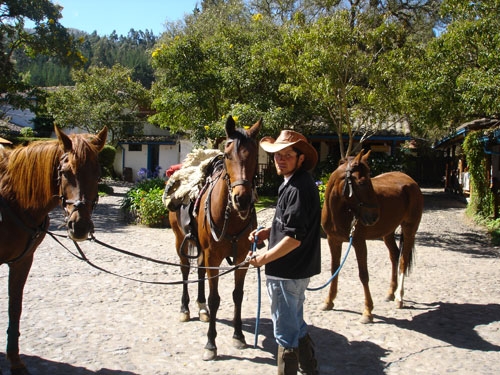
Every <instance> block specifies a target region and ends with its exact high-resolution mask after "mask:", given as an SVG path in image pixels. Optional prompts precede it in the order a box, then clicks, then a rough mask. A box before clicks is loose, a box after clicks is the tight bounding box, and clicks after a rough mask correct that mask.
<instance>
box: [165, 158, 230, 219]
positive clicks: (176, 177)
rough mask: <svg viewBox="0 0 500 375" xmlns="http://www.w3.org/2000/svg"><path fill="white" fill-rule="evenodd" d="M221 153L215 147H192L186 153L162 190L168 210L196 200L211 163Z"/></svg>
mask: <svg viewBox="0 0 500 375" xmlns="http://www.w3.org/2000/svg"><path fill="white" fill-rule="evenodd" d="M222 155H223V154H222V152H221V151H220V150H215V149H207V150H205V149H194V150H193V151H192V152H190V153H189V154H187V156H186V158H185V159H184V161H183V162H182V167H181V168H180V169H179V170H177V171H176V172H174V174H172V176H170V178H169V179H168V182H167V184H166V186H165V191H164V192H163V204H165V206H166V207H167V208H168V209H169V210H170V211H175V210H176V209H178V208H179V207H180V206H181V205H187V204H189V202H190V201H194V200H196V198H197V197H198V195H199V193H200V190H201V188H202V187H203V185H204V184H205V180H206V178H207V176H208V171H209V170H210V169H211V166H212V163H213V162H214V160H215V159H217V158H220V157H221V156H222Z"/></svg>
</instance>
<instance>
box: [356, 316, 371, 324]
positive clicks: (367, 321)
mask: <svg viewBox="0 0 500 375" xmlns="http://www.w3.org/2000/svg"><path fill="white" fill-rule="evenodd" d="M359 322H360V323H363V324H370V323H373V316H372V315H370V316H367V315H362V316H361V319H359Z"/></svg>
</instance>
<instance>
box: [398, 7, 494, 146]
mask: <svg viewBox="0 0 500 375" xmlns="http://www.w3.org/2000/svg"><path fill="white" fill-rule="evenodd" d="M498 5H499V4H498V1H482V2H470V1H465V0H445V1H444V2H443V6H442V17H443V19H445V20H446V21H447V22H449V24H448V25H447V27H446V28H445V29H444V30H443V32H442V33H441V34H440V35H439V36H438V37H437V38H435V39H434V40H432V41H431V42H430V43H428V44H427V45H424V46H421V48H420V51H419V54H418V55H416V58H414V59H410V60H409V61H408V62H409V64H411V70H412V71H413V77H412V79H409V80H407V83H406V88H405V91H404V97H405V103H404V104H405V107H406V110H407V112H408V113H409V114H410V115H411V118H412V121H413V122H415V123H417V124H418V125H419V128H420V129H422V131H421V133H422V135H424V136H428V137H432V138H439V137H441V136H443V135H445V134H446V133H449V132H452V131H454V130H455V129H456V128H457V126H459V125H461V124H462V123H464V122H466V121H469V120H472V119H476V118H482V117H492V118H498V117H499V116H500V32H499V30H500V7H499V6H498Z"/></svg>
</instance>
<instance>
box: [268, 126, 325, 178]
mask: <svg viewBox="0 0 500 375" xmlns="http://www.w3.org/2000/svg"><path fill="white" fill-rule="evenodd" d="M288 146H292V147H293V148H295V149H297V150H299V151H300V152H301V153H302V154H303V155H304V162H303V163H302V166H303V167H304V169H306V170H308V171H309V170H312V169H313V168H314V167H315V166H316V164H317V163H318V153H317V152H316V149H315V148H314V147H313V146H312V145H311V144H310V143H309V142H307V139H306V137H304V136H303V135H302V134H300V133H297V132H295V131H293V130H282V131H281V133H280V135H279V136H278V138H276V140H274V139H273V138H272V137H264V138H262V139H261V140H260V147H262V149H263V150H264V151H266V152H269V153H271V154H274V153H275V152H278V151H281V150H283V149H284V148H287V147H288Z"/></svg>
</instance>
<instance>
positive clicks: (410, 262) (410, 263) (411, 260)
mask: <svg viewBox="0 0 500 375" xmlns="http://www.w3.org/2000/svg"><path fill="white" fill-rule="evenodd" d="M403 244H404V233H403V231H401V236H400V238H399V254H400V256H401V255H402V254H403ZM414 263H415V239H414V240H413V244H412V246H411V248H410V252H409V254H408V259H406V262H405V276H408V275H409V274H410V273H411V271H412V269H413V264H414Z"/></svg>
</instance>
